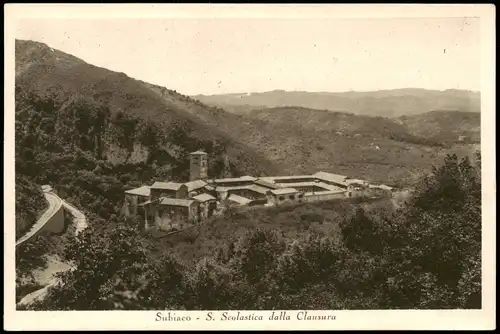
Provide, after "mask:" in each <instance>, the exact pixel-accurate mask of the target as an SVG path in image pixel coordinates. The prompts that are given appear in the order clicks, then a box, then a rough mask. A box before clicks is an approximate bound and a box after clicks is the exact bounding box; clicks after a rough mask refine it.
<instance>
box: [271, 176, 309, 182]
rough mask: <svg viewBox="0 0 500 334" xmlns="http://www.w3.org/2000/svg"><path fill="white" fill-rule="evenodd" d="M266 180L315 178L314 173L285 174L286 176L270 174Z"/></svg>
mask: <svg viewBox="0 0 500 334" xmlns="http://www.w3.org/2000/svg"><path fill="white" fill-rule="evenodd" d="M265 179H266V180H273V181H274V182H278V181H280V180H300V179H314V176H313V175H285V176H268V177H266V178H265Z"/></svg>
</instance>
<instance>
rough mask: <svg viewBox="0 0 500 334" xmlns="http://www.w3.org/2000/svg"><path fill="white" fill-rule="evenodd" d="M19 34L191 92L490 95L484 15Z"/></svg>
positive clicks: (168, 22) (217, 22) (107, 26)
mask: <svg viewBox="0 0 500 334" xmlns="http://www.w3.org/2000/svg"><path fill="white" fill-rule="evenodd" d="M16 28H17V29H16V38H17V39H22V40H33V41H37V42H41V43H45V44H47V45H48V46H49V47H51V48H54V49H58V50H60V51H63V52H66V53H69V54H71V55H73V56H75V57H78V58H80V59H82V60H84V61H85V62H87V63H89V64H92V65H95V66H99V67H104V68H106V69H109V70H112V71H116V72H123V73H125V74H127V75H128V76H129V77H132V78H134V79H138V80H142V81H146V82H149V83H152V84H156V85H160V86H163V87H166V88H169V89H172V90H176V91H178V92H180V93H182V94H185V95H191V96H192V95H219V94H245V93H263V92H269V91H276V90H281V91H287V92H291V91H295V92H318V93H327V92H328V93H343V92H372V91H381V90H393V89H426V90H440V91H444V90H451V89H458V90H468V91H473V92H479V91H480V39H479V19H475V18H418V19H415V18H402V19H387V18H384V19H122V20H120V19H113V20H89V19H72V20H68V19H46V20H44V19H29V20H23V21H22V24H20V25H18V26H17V27H16Z"/></svg>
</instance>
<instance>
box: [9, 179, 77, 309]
mask: <svg viewBox="0 0 500 334" xmlns="http://www.w3.org/2000/svg"><path fill="white" fill-rule="evenodd" d="M42 189H43V191H44V195H45V198H46V199H47V201H48V202H49V207H48V208H47V210H45V212H44V213H43V215H42V216H41V217H40V218H39V219H38V221H37V222H36V223H35V225H33V227H32V228H31V230H30V231H29V232H28V233H26V234H25V235H24V236H22V237H21V238H20V239H19V240H18V241H17V242H16V246H18V245H20V244H22V243H23V242H25V241H26V240H29V239H30V238H31V237H32V236H34V235H35V234H36V233H37V232H38V231H40V229H41V228H43V226H45V224H47V222H48V221H49V220H50V218H52V217H53V216H54V215H55V214H56V213H57V212H58V211H59V210H60V208H61V206H62V207H63V208H64V210H65V211H67V212H69V213H70V214H71V216H72V217H73V223H74V224H75V234H76V235H77V234H78V233H80V232H81V231H82V230H84V229H85V228H86V227H87V219H86V217H85V215H84V214H83V213H82V212H81V211H80V210H78V209H77V208H75V207H74V206H73V205H71V204H69V203H67V202H66V201H64V200H62V199H61V198H59V196H57V195H56V194H54V193H52V192H51V191H52V189H51V188H50V187H44V188H42ZM71 269H72V268H71V267H69V268H68V269H66V270H71ZM64 271H65V270H64ZM59 282H60V281H59V279H57V278H56V277H53V278H52V280H51V281H50V283H49V284H47V285H46V286H45V287H43V288H41V289H39V290H36V291H33V292H32V293H30V294H28V295H26V296H24V297H23V298H22V299H21V301H20V302H19V303H18V304H19V305H23V304H24V305H26V304H31V303H32V302H33V301H35V300H40V299H43V298H45V297H46V295H47V293H48V290H49V288H50V287H52V286H54V285H56V284H58V283H59Z"/></svg>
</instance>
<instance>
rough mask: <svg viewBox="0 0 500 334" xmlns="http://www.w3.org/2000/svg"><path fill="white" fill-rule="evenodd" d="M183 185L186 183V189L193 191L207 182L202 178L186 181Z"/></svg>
mask: <svg viewBox="0 0 500 334" xmlns="http://www.w3.org/2000/svg"><path fill="white" fill-rule="evenodd" d="M184 185H186V187H187V188H188V191H193V190H196V189H200V188H203V187H204V186H206V185H207V183H206V182H205V181H203V180H195V181H190V182H186V183H184Z"/></svg>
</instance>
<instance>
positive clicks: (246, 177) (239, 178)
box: [212, 175, 257, 183]
mask: <svg viewBox="0 0 500 334" xmlns="http://www.w3.org/2000/svg"><path fill="white" fill-rule="evenodd" d="M255 180H257V179H256V178H255V177H253V176H248V175H245V176H242V177H234V178H227V179H215V180H212V181H213V182H214V183H226V182H242V181H255Z"/></svg>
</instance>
